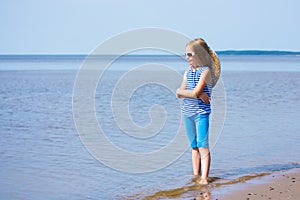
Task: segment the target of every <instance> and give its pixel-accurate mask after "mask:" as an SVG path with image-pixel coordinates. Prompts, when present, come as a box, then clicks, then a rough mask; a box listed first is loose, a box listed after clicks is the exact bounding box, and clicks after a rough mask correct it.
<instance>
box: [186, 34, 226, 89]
mask: <svg viewBox="0 0 300 200" xmlns="http://www.w3.org/2000/svg"><path fill="white" fill-rule="evenodd" d="M188 45H189V47H191V48H192V49H193V50H194V51H195V54H196V55H197V56H198V58H199V59H200V60H201V62H203V63H202V64H204V65H206V66H207V67H209V68H210V69H211V71H212V75H213V77H212V78H213V87H214V86H215V85H216V83H217V81H218V80H219V77H220V73H221V63H220V60H219V58H218V55H217V54H216V52H215V51H214V50H212V49H211V48H210V47H209V46H208V44H207V43H206V42H205V40H204V39H202V38H196V39H194V40H192V41H190V42H189V43H188V44H187V46H188Z"/></svg>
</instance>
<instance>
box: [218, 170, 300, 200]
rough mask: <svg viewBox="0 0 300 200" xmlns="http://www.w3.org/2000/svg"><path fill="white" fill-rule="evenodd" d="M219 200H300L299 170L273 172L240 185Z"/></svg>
mask: <svg viewBox="0 0 300 200" xmlns="http://www.w3.org/2000/svg"><path fill="white" fill-rule="evenodd" d="M235 187H236V188H235V189H234V190H233V191H232V192H231V193H230V194H228V195H224V196H223V197H220V198H216V199H220V200H252V199H253V200H256V199H257V200H259V199H264V200H266V199H284V200H285V199H289V200H296V199H300V168H297V169H292V170H288V171H280V172H274V173H272V174H270V175H267V176H264V177H259V178H257V179H253V180H250V181H247V182H245V183H240V184H239V185H236V186H235Z"/></svg>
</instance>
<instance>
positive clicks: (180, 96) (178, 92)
mask: <svg viewBox="0 0 300 200" xmlns="http://www.w3.org/2000/svg"><path fill="white" fill-rule="evenodd" d="M180 91H181V89H180V88H178V89H177V90H176V97H177V98H182V95H181V94H180Z"/></svg>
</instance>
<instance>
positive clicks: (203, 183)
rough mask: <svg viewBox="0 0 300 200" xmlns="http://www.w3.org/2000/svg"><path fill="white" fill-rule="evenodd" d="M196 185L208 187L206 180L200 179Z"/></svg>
mask: <svg viewBox="0 0 300 200" xmlns="http://www.w3.org/2000/svg"><path fill="white" fill-rule="evenodd" d="M197 183H199V184H200V185H208V181H207V180H206V179H202V178H201V179H200V180H198V181H197Z"/></svg>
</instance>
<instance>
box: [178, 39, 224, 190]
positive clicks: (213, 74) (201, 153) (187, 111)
mask: <svg viewBox="0 0 300 200" xmlns="http://www.w3.org/2000/svg"><path fill="white" fill-rule="evenodd" d="M185 56H186V59H187V61H188V63H189V64H190V66H189V67H188V68H187V69H186V70H185V72H184V76H183V81H182V84H181V86H180V88H178V89H177V91H176V95H177V97H178V98H184V99H183V105H182V112H183V114H184V122H185V126H186V132H187V136H188V139H189V141H190V146H191V148H192V164H193V172H194V175H195V176H198V175H200V174H201V179H200V180H199V181H198V182H199V183H200V184H204V185H205V184H208V180H207V179H208V174H209V168H210V152H209V145H208V129H209V114H210V112H211V105H210V97H211V93H212V88H213V86H214V85H215V84H216V82H217V80H218V78H219V72H220V65H219V64H220V63H219V60H218V58H217V56H216V54H215V53H214V52H213V51H212V50H211V49H210V48H209V47H208V45H207V43H206V42H205V41H204V40H203V39H195V40H192V41H190V42H189V43H188V44H187V45H186V53H185ZM214 60H215V61H217V62H216V63H214ZM214 67H219V68H218V69H217V70H215V69H213V68H214Z"/></svg>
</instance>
